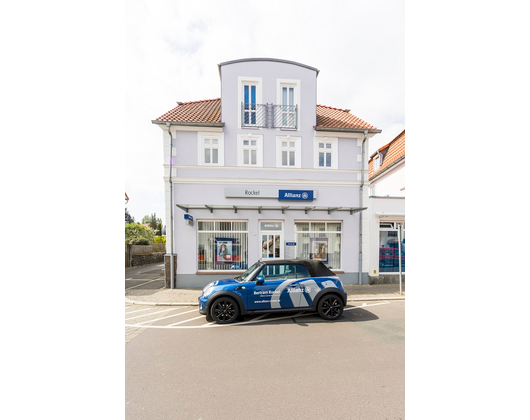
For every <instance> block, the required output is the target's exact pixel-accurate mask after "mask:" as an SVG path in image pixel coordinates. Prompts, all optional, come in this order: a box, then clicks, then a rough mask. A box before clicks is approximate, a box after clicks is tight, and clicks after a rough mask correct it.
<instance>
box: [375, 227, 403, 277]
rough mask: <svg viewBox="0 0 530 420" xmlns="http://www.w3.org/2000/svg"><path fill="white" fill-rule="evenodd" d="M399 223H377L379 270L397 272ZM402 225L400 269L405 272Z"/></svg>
mask: <svg viewBox="0 0 530 420" xmlns="http://www.w3.org/2000/svg"><path fill="white" fill-rule="evenodd" d="M399 225H400V223H397V222H380V224H379V272H380V273H396V272H399V259H400V257H399V243H398V236H399V235H398V229H399ZM401 225H402V229H401V232H402V236H403V237H402V238H401V271H402V272H405V223H401Z"/></svg>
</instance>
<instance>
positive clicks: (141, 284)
mask: <svg viewBox="0 0 530 420" xmlns="http://www.w3.org/2000/svg"><path fill="white" fill-rule="evenodd" d="M127 280H145V279H127ZM158 280H159V279H154V280H148V281H146V282H145V283H140V284H137V285H136V286H131V287H127V288H126V289H125V290H129V289H134V288H135V287H140V286H143V285H144V284H147V283H151V282H153V281H158Z"/></svg>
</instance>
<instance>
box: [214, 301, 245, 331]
mask: <svg viewBox="0 0 530 420" xmlns="http://www.w3.org/2000/svg"><path fill="white" fill-rule="evenodd" d="M210 315H211V317H212V318H213V320H214V321H215V322H216V323H218V324H230V323H231V322H234V321H235V320H236V319H237V317H238V315H239V308H238V306H237V303H236V301H235V300H234V299H232V298H229V297H220V298H219V299H217V300H216V301H215V302H214V303H213V305H212V307H211V309H210Z"/></svg>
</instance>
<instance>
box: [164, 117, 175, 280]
mask: <svg viewBox="0 0 530 420" xmlns="http://www.w3.org/2000/svg"><path fill="white" fill-rule="evenodd" d="M166 126H167V132H168V133H169V205H170V211H169V214H170V216H169V228H170V229H169V237H170V238H171V246H170V249H169V271H170V274H169V278H170V287H171V288H172V289H174V288H175V269H174V266H173V264H174V263H173V240H174V239H175V237H174V235H173V181H172V179H171V175H172V173H173V136H172V135H171V123H170V122H167V123H166Z"/></svg>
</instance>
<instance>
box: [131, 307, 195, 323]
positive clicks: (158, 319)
mask: <svg viewBox="0 0 530 420" xmlns="http://www.w3.org/2000/svg"><path fill="white" fill-rule="evenodd" d="M173 309H175V308H173ZM190 312H197V309H194V310H192V311H187V312H180V313H178V314H173V315H168V316H164V317H162V318H156V319H155V320H152V319H149V320H147V321H143V322H140V323H138V324H137V325H143V324H147V323H148V322H153V321H161V320H162V319H166V318H173V317H174V316H179V315H184V314H189V313H190ZM156 313H157V314H158V313H159V312H156ZM129 319H133V318H129ZM129 319H128V320H129ZM128 320H127V321H128Z"/></svg>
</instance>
